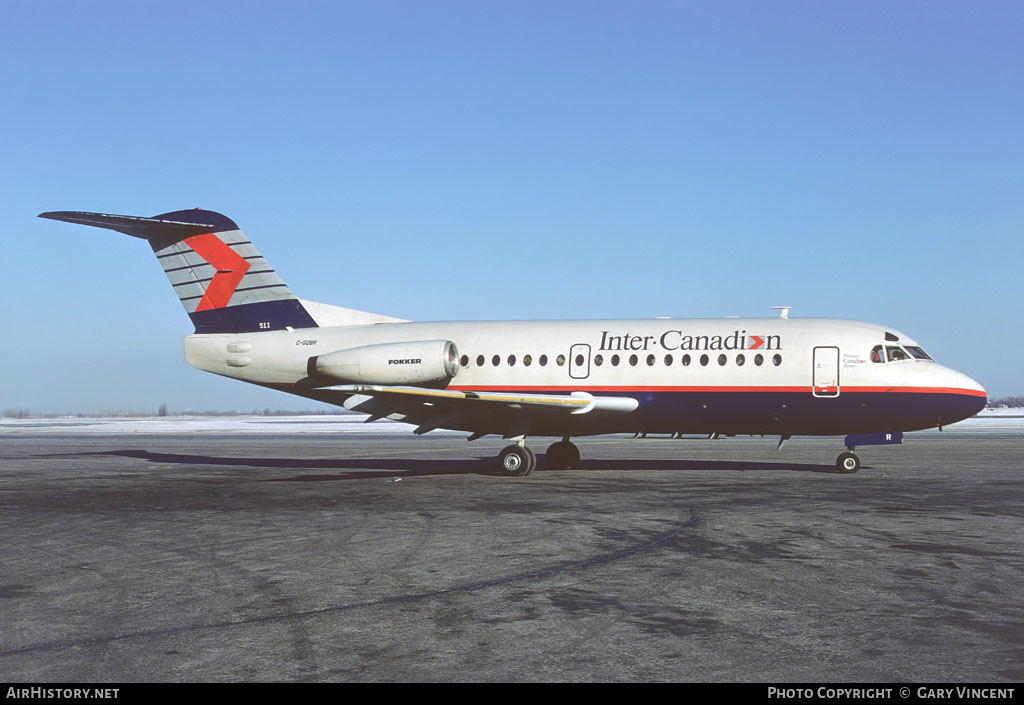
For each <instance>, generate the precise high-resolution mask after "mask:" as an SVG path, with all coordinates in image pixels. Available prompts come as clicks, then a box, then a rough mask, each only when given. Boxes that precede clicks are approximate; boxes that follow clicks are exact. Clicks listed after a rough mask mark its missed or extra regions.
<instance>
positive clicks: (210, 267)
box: [40, 208, 317, 333]
mask: <svg viewBox="0 0 1024 705" xmlns="http://www.w3.org/2000/svg"><path fill="white" fill-rule="evenodd" d="M40 217H41V218H50V219H53V220H63V221H66V222H70V223H80V224H82V225H91V226H94V227H99V228H107V229H110V230H117V231H118V232H122V233H125V234H126V235H131V236H133V237H138V238H141V239H144V240H146V241H148V242H149V245H150V247H152V248H153V253H154V254H155V255H156V258H157V261H158V262H160V266H161V267H163V270H164V273H165V274H167V279H168V280H169V281H170V283H171V287H172V288H173V289H174V292H175V294H177V296H178V299H179V300H180V301H181V304H182V306H184V307H185V311H186V312H187V313H188V315H189V317H190V318H191V319H192V323H193V324H194V325H195V327H196V333H248V332H254V331H262V330H283V329H287V328H315V327H317V324H316V322H315V321H314V320H313V318H312V317H311V316H310V315H309V313H308V312H307V311H306V309H305V307H304V306H303V305H302V303H301V302H300V301H299V300H298V298H296V297H295V295H294V294H293V293H292V291H291V289H289V288H288V286H287V285H286V284H285V283H284V281H282V280H281V277H279V276H278V274H277V272H275V271H274V269H273V268H272V267H271V266H270V265H269V264H268V263H267V261H266V260H265V259H264V258H263V255H261V254H260V253H259V251H258V250H257V249H256V247H255V246H254V245H253V244H252V242H250V241H249V239H248V238H247V237H246V236H245V234H244V233H243V232H242V231H241V230H240V229H239V228H238V226H237V225H235V223H234V221H232V220H231V219H230V218H228V217H227V216H224V215H221V214H220V213H216V212H214V211H207V210H202V209H199V208H197V209H195V210H185V211H174V212H171V213H163V214H161V215H157V216H154V217H152V218H140V217H135V216H126V215H110V214H104V213H83V212H77V211H55V212H51V213H42V214H40Z"/></svg>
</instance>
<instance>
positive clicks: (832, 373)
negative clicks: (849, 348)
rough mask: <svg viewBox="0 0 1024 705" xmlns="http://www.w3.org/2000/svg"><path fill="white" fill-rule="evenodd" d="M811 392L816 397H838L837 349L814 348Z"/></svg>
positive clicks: (828, 347)
mask: <svg viewBox="0 0 1024 705" xmlns="http://www.w3.org/2000/svg"><path fill="white" fill-rule="evenodd" d="M812 385H813V386H812V387H811V392H812V393H813V394H814V396H816V397H838V396H839V348H837V347H833V346H821V347H817V348H814V379H813V380H812Z"/></svg>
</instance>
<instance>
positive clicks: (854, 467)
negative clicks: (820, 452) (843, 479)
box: [836, 448, 860, 473]
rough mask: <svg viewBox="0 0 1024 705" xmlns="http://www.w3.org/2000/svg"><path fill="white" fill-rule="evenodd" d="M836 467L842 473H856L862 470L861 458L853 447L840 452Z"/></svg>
mask: <svg viewBox="0 0 1024 705" xmlns="http://www.w3.org/2000/svg"><path fill="white" fill-rule="evenodd" d="M836 467H837V468H839V472H841V473H855V472H857V471H858V470H860V458H859V457H858V456H857V454H856V453H854V452H853V449H852V448H851V449H850V450H848V451H846V452H845V453H840V454H839V457H838V458H836Z"/></svg>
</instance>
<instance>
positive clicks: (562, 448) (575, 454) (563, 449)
mask: <svg viewBox="0 0 1024 705" xmlns="http://www.w3.org/2000/svg"><path fill="white" fill-rule="evenodd" d="M579 462H580V449H579V448H577V447H576V444H575V443H572V442H571V441H558V442H557V443H552V444H551V446H550V447H549V448H548V452H547V455H545V456H544V465H545V466H546V467H547V468H548V469H550V470H571V469H572V468H574V467H576V466H577V465H578V464H579Z"/></svg>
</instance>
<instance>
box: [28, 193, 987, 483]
mask: <svg viewBox="0 0 1024 705" xmlns="http://www.w3.org/2000/svg"><path fill="white" fill-rule="evenodd" d="M40 217H43V218H51V219H53V220H63V221H67V222H71V223H81V224H83V225H92V226H95V227H100V228H108V229H110V230H117V231H119V232H122V233H125V234H128V235H132V236H134V237H137V238H141V239H143V240H146V241H147V242H149V245H150V247H152V249H153V252H154V253H155V254H156V257H157V261H159V262H160V265H161V266H162V267H163V269H164V272H166V274H167V278H168V279H169V280H170V282H171V286H172V287H173V288H174V291H175V293H176V294H177V295H178V298H179V299H181V303H182V304H183V305H184V306H185V310H186V311H187V312H188V314H189V317H190V318H191V319H192V322H193V323H194V324H195V334H193V335H190V336H188V337H187V338H185V359H186V360H188V362H189V364H190V365H192V366H193V367H196V368H198V369H200V370H206V371H207V372H213V373H215V374H219V375H224V376H226V377H232V378H234V379H240V380H242V381H244V382H251V383H253V384H259V385H262V386H264V387H270V388H273V389H279V390H281V391H284V392H289V393H291V394H297V395H299V396H303V397H308V398H310V399H316V400H318V401H322V402H327V403H329V404H335V405H338V406H342V407H344V408H346V409H351V410H354V411H359V412H363V413H366V414H368V415H369V418H368V419H367V420H368V421H375V420H378V419H381V418H389V419H393V420H396V421H404V422H406V423H410V424H413V425H415V427H416V428H415V430H414V433H417V434H420V433H426V432H428V431H431V430H434V429H438V428H446V429H455V430H459V431H467V432H469V433H470V434H471V435H470V436H469V440H474V439H476V438H480V437H481V436H485V435H489V434H495V435H499V436H503V437H505V438H507V439H510V440H512V441H514V442H513V444H512V445H509V446H508V447H506V448H505V449H504V450H502V451H501V454H500V455H499V457H498V466H499V468H500V469H501V471H502V472H503V473H506V474H509V475H527V474H529V473H530V472H531V471H532V470H533V469H534V467H535V466H536V464H537V459H536V456H535V455H534V452H533V451H532V450H531V449H530V448H529V447H528V446H527V445H526V438H527V437H528V436H554V437H560V438H561V440H559V441H557V442H556V443H554V444H553V445H551V446H550V447H549V448H548V450H547V455H546V458H545V462H546V465H547V466H548V467H550V468H570V467H573V466H574V465H576V464H577V463H578V462H579V459H580V454H579V450H578V448H577V447H576V446H575V445H574V444H573V443H572V442H571V441H570V438H572V437H573V436H588V435H596V434H603V433H622V432H627V433H670V434H680V435H681V434H684V433H686V434H708V435H709V436H716V435H736V434H751V435H773V436H778V437H779V439H780V440H779V446H780V447H781V445H782V443H783V442H784V441H785V440H786V439H788V438H790V437H791V436H794V435H811V436H831V435H836V436H840V435H845V436H846V438H845V445H846V448H847V450H846V451H845V452H843V453H841V454H840V455H839V457H838V459H837V461H836V464H837V466H838V468H839V470H840V471H842V472H856V471H857V469H858V468H859V467H860V459H859V458H858V457H857V455H856V454H854V452H853V451H854V449H855V447H856V446H857V445H872V444H883V443H893V442H896V443H898V442H900V440H901V439H902V432H903V431H912V430H917V429H924V428H932V427H936V426H938V427H940V428H941V427H942V426H943V425H944V424H950V423H953V422H955V421H959V420H961V419H965V418H967V417H969V416H972V415H974V414H975V413H977V412H978V411H979V410H981V409H982V408H983V407H984V406H985V402H986V394H985V390H984V389H983V388H982V387H981V385H979V384H978V383H977V382H975V381H974V380H973V379H971V378H969V377H967V376H966V375H963V374H961V373H959V372H957V371H955V370H952V369H950V368H948V367H943V366H942V365H940V364H938V363H936V362H934V361H933V360H932V358H931V357H929V356H928V355H927V354H926V353H925V352H924V350H923V349H922V348H921V347H920V346H919V345H918V344H917V343H916V342H914V341H913V340H911V339H910V338H909V337H907V336H906V335H904V334H903V333H901V332H899V331H897V330H894V329H892V328H888V327H885V326H879V325H874V324H871V323H861V322H857V321H846V320H838V319H789V318H786V317H782V318H766V319H761V318H751V319H742V318H727V319H721V320H713V319H654V320H610V321H512V322H491V321H463V322H445V323H433V322H431V323H421V322H410V321H405V320H402V319H398V318H392V317H390V316H382V315H377V314H373V313H366V312H362V311H355V310H352V309H346V308H340V307H337V306H330V305H327V304H320V303H313V302H310V301H304V300H302V299H298V298H296V297H295V295H294V294H292V292H291V289H289V288H288V286H287V285H285V283H284V282H283V281H282V280H281V278H280V277H279V276H278V275H277V272H275V271H274V270H273V269H272V268H271V267H270V265H269V264H268V263H267V261H266V260H265V259H264V258H263V256H262V255H261V254H260V253H259V252H258V251H257V250H256V247H255V246H254V245H253V244H252V242H250V241H249V239H248V238H247V237H246V236H245V235H244V234H242V231H241V230H239V229H238V226H237V225H235V223H234V222H232V221H231V219H229V218H227V217H225V216H223V215H221V214H220V213H215V212H213V211H207V210H201V209H195V210H185V211H175V212H172V213H164V214H162V215H157V216H154V217H152V218H143V217H134V216H126V215H107V214H102V213H82V212H72V211H58V212H52V213H42V214H41V215H40Z"/></svg>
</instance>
